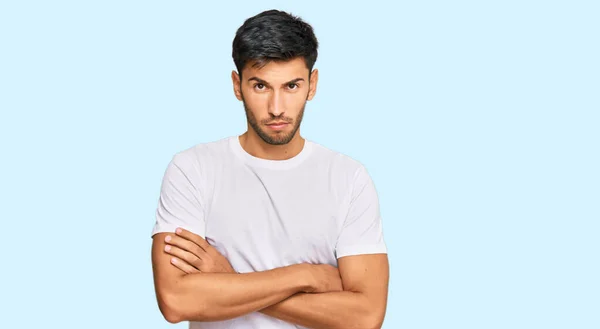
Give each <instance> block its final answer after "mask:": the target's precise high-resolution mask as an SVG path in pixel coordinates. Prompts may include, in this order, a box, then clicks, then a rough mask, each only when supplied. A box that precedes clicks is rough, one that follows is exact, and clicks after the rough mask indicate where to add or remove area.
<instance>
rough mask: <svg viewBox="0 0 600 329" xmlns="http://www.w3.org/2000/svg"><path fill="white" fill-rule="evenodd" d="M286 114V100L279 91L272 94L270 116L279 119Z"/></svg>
mask: <svg viewBox="0 0 600 329" xmlns="http://www.w3.org/2000/svg"><path fill="white" fill-rule="evenodd" d="M283 112H285V99H284V97H283V95H282V93H281V92H280V91H279V90H276V91H274V92H272V93H271V97H269V114H271V115H273V116H275V117H278V116H280V115H281V114H283Z"/></svg>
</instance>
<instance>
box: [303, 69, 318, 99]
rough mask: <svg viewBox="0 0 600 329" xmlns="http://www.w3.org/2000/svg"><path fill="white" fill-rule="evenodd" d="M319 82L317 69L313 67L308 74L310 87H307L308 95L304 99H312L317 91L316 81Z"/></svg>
mask: <svg viewBox="0 0 600 329" xmlns="http://www.w3.org/2000/svg"><path fill="white" fill-rule="evenodd" d="M318 82H319V70H317V69H314V70H313V71H312V73H311V74H310V84H309V85H310V87H309V89H308V97H306V100H309V101H310V100H312V99H313V97H315V94H316V93H317V83H318Z"/></svg>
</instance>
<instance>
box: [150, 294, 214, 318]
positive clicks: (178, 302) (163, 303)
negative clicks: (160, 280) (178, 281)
mask: <svg viewBox="0 0 600 329" xmlns="http://www.w3.org/2000/svg"><path fill="white" fill-rule="evenodd" d="M202 304H204V303H203V302H201V301H198V300H195V301H194V303H190V302H186V301H185V300H183V298H182V296H179V295H177V294H173V293H169V294H164V295H163V296H162V297H161V298H159V302H158V305H159V308H160V312H161V313H162V315H163V317H164V318H165V320H167V322H169V323H173V324H175V323H179V322H182V321H210V320H211V315H210V314H209V312H208V310H207V309H206V308H205V307H201V308H198V306H199V305H202Z"/></svg>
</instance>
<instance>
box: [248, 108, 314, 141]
mask: <svg viewBox="0 0 600 329" xmlns="http://www.w3.org/2000/svg"><path fill="white" fill-rule="evenodd" d="M242 102H243V103H244V111H245V112H246V119H247V120H248V123H249V124H250V127H252V130H254V132H255V133H256V134H257V135H258V136H259V137H260V138H261V139H262V140H263V141H264V142H265V143H267V144H270V145H285V144H287V143H289V142H290V141H291V140H292V139H293V138H294V136H295V135H296V132H297V131H298V129H300V124H301V123H302V117H303V116H304V108H305V107H306V101H305V102H304V104H303V105H302V109H301V110H300V113H298V116H297V117H296V119H295V120H294V121H293V124H294V127H293V129H292V131H291V132H289V133H287V134H285V133H283V132H278V133H275V134H274V135H271V134H269V133H267V132H266V131H264V130H263V129H262V128H261V127H260V125H259V124H258V121H257V120H256V117H255V116H254V114H253V113H252V110H251V109H250V108H248V106H247V105H246V101H245V100H243V97H242ZM273 120H275V119H274V118H271V119H269V120H263V121H265V124H266V123H267V122H272V121H273ZM284 121H286V122H289V121H288V120H284Z"/></svg>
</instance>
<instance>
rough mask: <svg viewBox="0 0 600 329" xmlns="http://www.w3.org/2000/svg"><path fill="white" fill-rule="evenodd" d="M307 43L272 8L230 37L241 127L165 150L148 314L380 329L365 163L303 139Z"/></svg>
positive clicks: (380, 282) (308, 37) (312, 79)
mask: <svg viewBox="0 0 600 329" xmlns="http://www.w3.org/2000/svg"><path fill="white" fill-rule="evenodd" d="M317 45H318V43H317V39H316V37H315V35H314V33H313V30H312V28H311V26H310V25H308V24H307V23H305V22H303V21H302V20H301V19H299V18H297V17H294V16H291V15H289V14H287V13H284V12H280V11H275V10H272V11H266V12H263V13H261V14H258V15H256V16H254V17H252V18H250V19H248V20H246V21H245V22H244V24H243V25H242V26H241V27H240V28H239V29H238V31H237V34H236V36H235V39H234V41H233V60H234V62H235V65H236V67H237V72H235V71H234V72H232V75H231V78H232V81H233V90H234V93H235V96H236V97H237V98H238V99H239V100H240V101H242V102H243V104H244V108H245V112H246V117H247V120H248V131H246V132H245V133H244V134H242V135H241V136H232V137H229V138H225V139H222V140H219V141H216V142H211V143H202V144H197V145H195V146H193V147H191V148H188V149H186V150H183V151H181V152H179V153H177V154H175V155H174V157H173V158H172V160H171V162H170V163H169V165H168V167H167V169H166V172H165V175H164V178H163V181H162V186H161V192H160V198H159V203H158V209H157V212H156V224H155V226H154V229H153V232H152V235H153V244H152V265H153V271H154V283H155V289H156V295H157V299H158V305H159V308H160V310H161V312H162V314H163V315H164V317H165V318H166V319H167V321H169V322H172V323H176V322H180V321H190V328H203V329H213V328H215V329H216V328H260V329H269V328H302V327H308V328H344V329H348V328H361V329H369V328H379V327H381V324H382V323H383V318H384V315H385V310H386V304H387V292H388V280H389V279H388V278H389V265H388V259H387V249H386V245H385V243H384V240H383V233H382V225H381V218H380V213H379V201H378V197H377V193H376V190H375V187H374V185H373V182H372V180H371V178H370V176H369V174H368V173H367V170H366V169H365V167H364V166H363V165H362V164H360V163H359V162H358V161H356V160H353V159H351V158H350V157H348V156H345V155H343V154H340V153H337V152H334V151H332V150H329V149H327V148H325V147H323V146H321V145H319V144H317V143H314V142H311V141H309V140H306V139H304V138H303V137H301V136H300V123H301V122H302V115H303V113H304V107H305V104H306V102H307V101H308V100H311V99H312V98H313V97H314V96H315V93H316V90H317V81H318V76H319V75H318V71H317V70H316V69H315V70H313V65H314V63H315V61H316V59H317Z"/></svg>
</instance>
